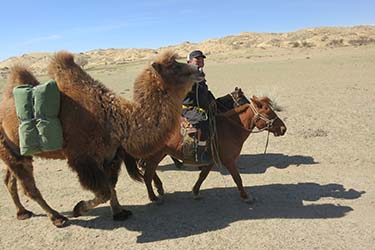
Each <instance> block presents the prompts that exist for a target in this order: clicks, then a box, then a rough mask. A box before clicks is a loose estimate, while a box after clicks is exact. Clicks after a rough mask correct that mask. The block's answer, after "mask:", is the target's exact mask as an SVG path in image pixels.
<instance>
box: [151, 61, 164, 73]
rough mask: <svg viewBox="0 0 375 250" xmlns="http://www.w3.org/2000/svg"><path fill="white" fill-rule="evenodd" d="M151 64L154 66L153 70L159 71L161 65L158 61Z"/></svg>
mask: <svg viewBox="0 0 375 250" xmlns="http://www.w3.org/2000/svg"><path fill="white" fill-rule="evenodd" d="M151 66H152V67H153V68H154V70H155V71H156V72H158V73H160V72H161V69H162V66H161V64H160V63H157V62H153V63H152V64H151Z"/></svg>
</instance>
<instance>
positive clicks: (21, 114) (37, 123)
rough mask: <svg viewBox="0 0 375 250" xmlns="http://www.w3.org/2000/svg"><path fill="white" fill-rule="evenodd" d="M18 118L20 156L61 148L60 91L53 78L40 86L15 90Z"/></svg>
mask: <svg viewBox="0 0 375 250" xmlns="http://www.w3.org/2000/svg"><path fill="white" fill-rule="evenodd" d="M13 95H14V100H15V105H16V113H17V117H18V120H19V128H18V133H19V147H20V154H21V155H33V154H37V153H41V152H45V151H54V150H58V149H60V148H62V145H63V132H62V126H61V123H60V120H59V118H58V114H59V111H60V92H59V89H58V87H57V84H56V82H55V81H54V80H50V81H48V82H47V83H45V84H40V85H37V86H32V85H20V86H17V87H15V88H14V89H13Z"/></svg>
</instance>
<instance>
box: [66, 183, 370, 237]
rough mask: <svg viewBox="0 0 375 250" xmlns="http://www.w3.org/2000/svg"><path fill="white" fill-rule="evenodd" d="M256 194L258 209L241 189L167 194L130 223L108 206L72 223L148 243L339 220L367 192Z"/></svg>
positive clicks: (282, 189)
mask: <svg viewBox="0 0 375 250" xmlns="http://www.w3.org/2000/svg"><path fill="white" fill-rule="evenodd" d="M246 189H247V191H250V190H249V189H250V188H246ZM251 192H252V193H253V194H254V195H255V196H256V198H257V201H256V203H255V204H253V205H248V204H245V203H243V202H241V201H240V200H239V199H238V191H237V189H236V188H212V189H206V190H202V191H201V194H202V196H203V197H204V198H203V199H201V200H193V199H192V198H191V194H190V192H175V193H170V194H167V195H166V196H165V197H164V204H162V205H155V204H148V205H135V206H127V207H126V208H127V209H130V210H131V211H132V212H133V213H134V215H133V216H132V217H131V218H129V219H128V220H126V221H122V222H116V221H112V219H111V214H110V209H109V207H99V208H96V209H94V210H92V211H90V212H89V214H88V215H87V217H86V218H85V219H84V220H83V219H79V218H72V219H71V221H70V224H72V225H76V226H81V227H85V228H93V229H102V230H113V229H117V228H125V229H127V230H130V231H136V232H139V233H140V235H139V236H138V237H137V242H139V243H146V242H154V241H160V240H166V239H176V238H180V237H186V236H190V235H197V234H201V233H205V232H208V231H215V230H219V229H222V228H226V227H228V226H229V225H230V224H231V223H234V222H238V221H244V220H257V219H274V218H278V219H321V218H324V219H330V218H340V217H343V216H345V215H346V214H347V213H349V212H350V211H352V210H353V209H352V208H351V207H350V206H341V205H339V203H340V201H343V202H345V200H348V199H357V198H359V197H361V195H362V194H363V193H365V192H363V191H356V190H354V189H346V188H344V187H343V185H341V184H335V183H332V184H328V185H320V184H318V183H298V184H272V185H264V186H254V187H251ZM322 198H331V199H324V200H320V199H322ZM91 217H92V218H91ZM87 219H88V220H87Z"/></svg>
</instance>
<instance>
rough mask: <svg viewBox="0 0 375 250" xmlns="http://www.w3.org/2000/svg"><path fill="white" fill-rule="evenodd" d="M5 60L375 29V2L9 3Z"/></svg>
mask: <svg viewBox="0 0 375 250" xmlns="http://www.w3.org/2000/svg"><path fill="white" fill-rule="evenodd" d="M0 23H1V31H0V34H1V36H0V61H2V60H5V59H7V58H8V57H11V56H19V55H22V54H25V53H30V52H54V51H58V50H68V51H70V52H75V53H77V52H85V51H88V50H93V49H106V48H154V49H156V48H159V47H162V46H168V45H177V44H180V43H182V42H185V41H189V42H202V41H204V40H207V39H211V38H219V37H224V36H228V35H235V34H238V33H240V32H289V31H295V30H299V29H303V28H311V27H321V26H354V25H362V24H363V25H366V24H367V25H375V1H374V0H296V1H294V0H290V1H276V0H268V1H259V0H257V1H251V0H240V1H236V0H232V1H219V0H215V1H214V0H208V1H204V0H186V1H180V0H160V1H156V0H138V1H137V0H132V1H116V0H107V1H96V0H90V1H79V0H74V1H73V0H64V1H61V0H58V1H57V0H43V1H38V0H35V1H31V0H30V1H26V0H23V1H19V0H12V1H8V0H7V1H5V0H4V1H1V4H0Z"/></svg>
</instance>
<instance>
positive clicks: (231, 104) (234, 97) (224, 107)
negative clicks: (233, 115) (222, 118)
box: [216, 87, 250, 113]
mask: <svg viewBox="0 0 375 250" xmlns="http://www.w3.org/2000/svg"><path fill="white" fill-rule="evenodd" d="M246 103H250V101H249V100H248V99H247V98H246V96H245V94H244V93H243V92H242V89H241V88H238V87H236V88H235V89H234V91H233V92H231V93H230V94H227V95H225V96H222V97H219V98H217V99H216V106H217V111H218V112H219V113H220V112H225V111H228V110H230V109H233V108H235V107H238V106H241V105H244V104H246Z"/></svg>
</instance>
